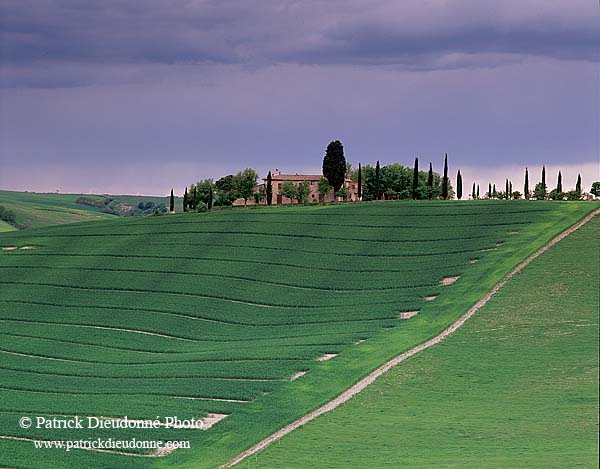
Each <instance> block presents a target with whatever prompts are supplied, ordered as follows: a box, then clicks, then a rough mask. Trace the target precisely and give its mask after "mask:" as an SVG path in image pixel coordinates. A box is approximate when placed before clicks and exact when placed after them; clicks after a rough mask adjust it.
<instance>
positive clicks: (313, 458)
mask: <svg viewBox="0 0 600 469" xmlns="http://www.w3.org/2000/svg"><path fill="white" fill-rule="evenodd" d="M599 238H600V217H596V218H594V219H593V220H592V221H591V222H590V223H588V224H587V225H586V226H584V227H583V228H581V229H580V230H579V231H576V232H575V233H574V234H572V235H570V236H569V237H568V238H566V239H565V240H563V241H561V242H560V243H559V244H557V245H556V246H554V247H553V248H551V249H550V250H549V251H547V252H546V253H544V254H543V255H542V256H541V257H539V258H538V259H536V260H534V261H533V262H532V263H531V264H530V265H529V266H528V267H526V268H525V270H523V271H522V272H521V273H520V274H518V275H517V276H516V277H515V278H513V279H512V280H510V281H509V282H508V284H506V285H505V286H504V287H503V288H502V289H501V290H500V292H499V293H498V294H497V295H496V296H495V297H493V298H492V300H491V301H490V302H489V303H488V304H487V305H486V306H485V307H484V308H483V309H482V310H480V311H479V312H478V313H477V314H476V315H475V316H474V317H473V318H471V319H470V320H469V321H467V323H466V324H465V325H464V326H463V327H462V328H461V329H459V330H458V331H457V332H456V333H455V334H454V335H453V336H451V337H450V338H449V339H448V340H447V341H445V342H444V343H442V344H440V345H438V346H435V347H434V348H431V349H429V350H427V351H425V352H422V353H421V354H419V355H417V356H416V357H414V358H412V359H410V360H409V361H407V362H405V363H403V364H401V365H399V366H397V367H396V368H394V369H393V370H392V371H390V372H389V373H388V374H387V375H385V376H384V377H383V378H381V379H380V380H378V381H377V382H376V383H374V384H373V385H371V386H370V387H369V388H367V389H366V390H365V391H364V392H363V393H362V394H360V395H358V396H357V397H355V398H354V399H353V400H352V401H350V402H349V403H348V404H346V405H344V406H343V407H341V408H339V409H337V410H336V411H335V412H333V413H330V414H328V415H326V416H324V417H321V418H319V419H318V420H316V421H313V422H310V423H309V424H307V425H305V426H304V427H303V428H302V429H301V430H299V431H296V432H294V433H292V434H290V435H288V436H287V437H285V438H284V439H283V440H282V441H281V442H280V443H279V444H277V443H276V444H274V445H272V446H271V447H269V448H268V449H267V450H266V451H263V452H262V453H259V454H258V462H256V459H255V458H254V457H252V458H251V459H250V460H249V463H247V462H244V463H243V464H241V465H240V466H242V467H248V466H249V467H257V468H258V467H268V468H275V467H280V468H283V467H285V468H295V467H297V468H307V467H315V468H316V467H318V468H342V467H373V468H375V467H382V468H383V467H527V468H531V467H540V468H549V467H561V468H563V467H597V466H598V320H599V317H598V316H599V310H600V304H599V291H600V281H599V278H598V265H600V257H599V254H600V253H599V250H598V239H599Z"/></svg>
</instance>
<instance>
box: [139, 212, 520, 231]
mask: <svg viewBox="0 0 600 469" xmlns="http://www.w3.org/2000/svg"><path fill="white" fill-rule="evenodd" d="M282 218H284V217H282V216H280V215H277V216H276V217H275V219H273V220H269V225H284V226H289V224H290V222H293V223H294V224H295V225H309V226H333V227H336V228H338V227H342V228H344V227H345V228H373V229H380V228H384V229H386V228H389V229H393V230H398V229H401V230H407V229H408V230H422V229H428V228H437V227H439V224H437V223H436V224H432V225H424V226H411V225H370V224H360V223H356V224H351V223H325V222H315V221H302V220H299V219H298V217H290V218H289V219H287V220H282ZM379 218H380V216H379ZM403 218H404V217H403ZM450 218H451V220H454V219H455V218H453V217H450ZM210 223H211V224H216V223H232V224H235V225H236V227H239V226H240V225H249V224H263V223H264V221H260V220H239V219H238V218H230V219H223V218H222V219H220V220H210ZM528 224H531V221H528V220H526V221H515V222H500V223H492V222H488V223H465V224H460V223H459V224H456V225H454V226H448V227H449V228H465V227H467V228H480V227H483V228H485V227H494V228H497V227H499V226H513V225H528ZM157 225H163V224H162V223H132V224H131V225H130V226H135V227H138V226H150V227H153V228H156V226H157ZM164 225H168V226H173V225H201V223H198V220H189V221H181V220H174V221H169V223H168V224H167V223H165V224H164Z"/></svg>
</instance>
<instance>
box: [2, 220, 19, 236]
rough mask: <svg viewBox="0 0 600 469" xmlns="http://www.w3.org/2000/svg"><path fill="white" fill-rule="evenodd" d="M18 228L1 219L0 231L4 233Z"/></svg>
mask: <svg viewBox="0 0 600 469" xmlns="http://www.w3.org/2000/svg"><path fill="white" fill-rule="evenodd" d="M15 229H16V228H15V227H14V226H12V225H11V224H9V223H7V222H5V221H2V220H0V233H4V232H6V231H14V230H15Z"/></svg>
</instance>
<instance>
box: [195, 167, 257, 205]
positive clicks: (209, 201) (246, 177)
mask: <svg viewBox="0 0 600 469" xmlns="http://www.w3.org/2000/svg"><path fill="white" fill-rule="evenodd" d="M257 182H258V173H257V172H256V171H255V170H254V169H252V168H246V169H244V170H243V171H240V172H239V173H237V174H235V175H233V174H229V175H227V176H224V177H222V178H220V179H217V181H215V182H213V180H212V179H202V180H200V181H198V182H197V183H196V184H192V185H190V186H189V189H188V188H187V187H186V188H185V192H184V194H183V211H184V212H187V211H189V210H195V211H200V212H204V211H207V210H211V209H212V207H213V206H220V207H223V206H230V205H232V204H233V202H234V201H235V200H236V199H244V201H245V202H247V201H248V200H249V199H251V198H253V197H260V198H263V197H264V194H263V193H262V192H264V190H265V189H264V187H262V186H261V187H259V189H258V192H257V193H255V187H256V185H257Z"/></svg>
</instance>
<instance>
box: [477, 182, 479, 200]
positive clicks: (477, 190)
mask: <svg viewBox="0 0 600 469" xmlns="http://www.w3.org/2000/svg"><path fill="white" fill-rule="evenodd" d="M477 198H479V184H477Z"/></svg>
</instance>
